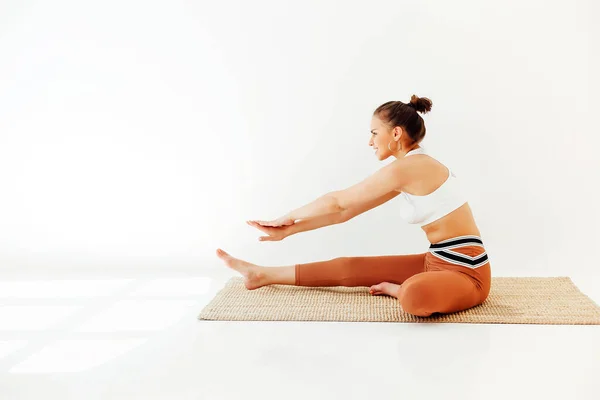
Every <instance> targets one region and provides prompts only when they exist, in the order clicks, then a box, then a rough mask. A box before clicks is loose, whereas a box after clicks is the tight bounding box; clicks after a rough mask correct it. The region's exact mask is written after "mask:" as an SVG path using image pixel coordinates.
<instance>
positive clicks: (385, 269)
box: [295, 253, 426, 286]
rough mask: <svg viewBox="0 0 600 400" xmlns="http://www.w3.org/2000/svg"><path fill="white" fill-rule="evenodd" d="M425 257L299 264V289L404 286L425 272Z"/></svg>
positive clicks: (387, 257) (371, 258)
mask: <svg viewBox="0 0 600 400" xmlns="http://www.w3.org/2000/svg"><path fill="white" fill-rule="evenodd" d="M425 254H426V253H421V254H407V255H389V256H371V257H338V258H334V259H332V260H327V261H317V262H311V263H305V264H296V265H295V269H296V280H295V284H296V285H297V286H371V285H375V284H378V283H381V282H390V283H393V284H397V285H399V284H401V283H403V282H404V281H405V280H406V279H408V278H409V277H411V276H413V275H415V274H418V273H420V272H423V271H425Z"/></svg>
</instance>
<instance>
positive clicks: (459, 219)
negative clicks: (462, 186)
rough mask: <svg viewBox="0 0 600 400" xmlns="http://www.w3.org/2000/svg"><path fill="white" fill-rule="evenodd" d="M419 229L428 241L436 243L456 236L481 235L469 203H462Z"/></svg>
mask: <svg viewBox="0 0 600 400" xmlns="http://www.w3.org/2000/svg"><path fill="white" fill-rule="evenodd" d="M421 229H423V231H424V232H425V234H426V235H427V239H428V240H429V242H430V243H438V242H441V241H442V240H446V239H451V238H453V237H457V236H466V235H475V236H479V237H481V233H480V232H479V228H477V224H476V223H475V218H474V217H473V213H472V212H471V207H470V206H469V203H465V204H463V205H462V206H460V207H459V208H457V209H456V210H454V211H452V212H451V213H450V214H448V215H445V216H443V217H442V218H440V219H438V220H437V221H433V222H432V223H430V224H428V225H424V226H422V227H421Z"/></svg>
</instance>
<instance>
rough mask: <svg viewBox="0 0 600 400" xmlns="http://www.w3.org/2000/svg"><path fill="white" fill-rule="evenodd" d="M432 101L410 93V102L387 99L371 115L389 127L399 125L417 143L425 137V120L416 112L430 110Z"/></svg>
mask: <svg viewBox="0 0 600 400" xmlns="http://www.w3.org/2000/svg"><path fill="white" fill-rule="evenodd" d="M432 105H433V103H432V102H431V100H430V99H428V98H427V97H417V96H416V95H414V94H413V95H412V97H411V98H410V103H408V104H405V103H403V102H401V101H388V102H387V103H384V104H382V105H380V106H379V107H377V109H376V110H375V112H374V113H373V115H375V116H377V118H379V119H380V120H382V121H383V122H384V123H385V124H387V125H389V126H390V127H391V128H393V127H395V126H401V127H403V128H404V129H405V130H406V133H408V136H409V137H410V138H411V139H412V141H413V142H414V143H419V142H420V141H421V140H423V138H424V137H425V121H423V118H422V117H421V116H420V115H419V114H418V113H417V111H418V112H421V113H423V114H426V113H428V112H429V111H431V106H432Z"/></svg>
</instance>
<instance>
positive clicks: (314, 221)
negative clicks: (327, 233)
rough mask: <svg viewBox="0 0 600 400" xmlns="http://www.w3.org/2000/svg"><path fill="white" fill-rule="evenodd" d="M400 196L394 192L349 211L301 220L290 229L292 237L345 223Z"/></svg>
mask: <svg viewBox="0 0 600 400" xmlns="http://www.w3.org/2000/svg"><path fill="white" fill-rule="evenodd" d="M399 194H400V192H396V191H392V192H390V193H388V194H385V195H383V196H381V197H379V198H377V199H374V200H371V201H368V202H366V203H363V204H360V205H358V206H355V207H352V208H349V209H347V210H343V211H339V212H336V213H331V214H326V215H321V216H318V217H313V218H308V219H304V220H301V221H299V222H297V223H295V224H293V225H290V226H289V227H288V228H289V230H290V232H291V233H290V235H294V234H296V233H300V232H306V231H311V230H314V229H318V228H322V227H324V226H329V225H335V224H341V223H344V222H346V221H349V220H351V219H352V218H354V217H356V216H357V215H360V214H362V213H364V212H367V211H369V210H371V209H372V208H375V207H379V206H380V205H382V204H383V203H385V202H387V201H389V200H391V199H393V198H394V197H396V196H398V195H399Z"/></svg>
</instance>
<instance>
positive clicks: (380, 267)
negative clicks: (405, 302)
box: [217, 249, 426, 294]
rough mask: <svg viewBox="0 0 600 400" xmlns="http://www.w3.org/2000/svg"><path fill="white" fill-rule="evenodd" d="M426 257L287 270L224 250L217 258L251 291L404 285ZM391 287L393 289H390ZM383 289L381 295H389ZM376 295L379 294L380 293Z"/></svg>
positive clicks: (341, 260)
mask: <svg viewBox="0 0 600 400" xmlns="http://www.w3.org/2000/svg"><path fill="white" fill-rule="evenodd" d="M425 254H426V253H422V254H408V255H390V256H372V257H338V258H334V259H331V260H327V261H317V262H311V263H304V264H296V265H290V266H286V267H262V266H258V265H255V264H251V263H249V262H246V261H242V260H239V259H237V258H234V257H232V256H230V255H229V254H227V253H226V252H224V251H223V250H221V249H218V250H217V255H218V256H219V258H221V259H222V260H223V261H225V263H226V264H227V265H228V266H229V267H230V268H233V269H235V270H236V271H238V272H239V273H241V274H242V275H243V276H244V278H245V285H246V287H247V288H248V289H256V288H259V287H261V286H265V285H272V284H280V285H296V286H371V285H375V284H378V283H381V282H390V283H391V285H393V286H396V285H395V284H401V283H402V282H404V281H405V280H406V279H408V278H409V277H411V276H413V275H415V274H418V273H420V272H423V271H424V270H425ZM391 285H390V286H391ZM385 289H386V290H383V289H382V290H381V292H382V293H386V294H389V293H387V289H388V287H386V288H385ZM374 294H380V293H378V292H377V291H375V292H374Z"/></svg>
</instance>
